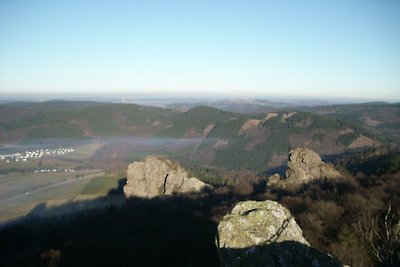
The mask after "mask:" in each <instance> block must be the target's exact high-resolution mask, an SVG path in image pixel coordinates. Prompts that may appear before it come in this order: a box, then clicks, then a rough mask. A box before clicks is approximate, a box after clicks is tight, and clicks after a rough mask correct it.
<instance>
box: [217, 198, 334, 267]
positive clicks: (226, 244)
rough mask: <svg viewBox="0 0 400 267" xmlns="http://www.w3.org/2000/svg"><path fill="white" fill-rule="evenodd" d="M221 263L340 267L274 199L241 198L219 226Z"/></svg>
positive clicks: (218, 239)
mask: <svg viewBox="0 0 400 267" xmlns="http://www.w3.org/2000/svg"><path fill="white" fill-rule="evenodd" d="M216 243H217V247H218V255H219V258H220V262H221V266H232V267H234V266H315V267H317V266H341V265H340V264H339V263H338V262H337V261H336V260H335V259H334V258H332V257H331V256H329V255H328V254H325V253H322V252H320V251H318V250H317V249H314V248H312V247H311V246H310V245H309V243H308V242H307V240H306V239H305V238H304V237H303V234H302V230H301V228H300V227H299V225H298V224H297V223H296V221H295V220H294V218H293V217H292V215H291V214H290V212H289V211H288V210H287V209H286V208H284V207H283V206H282V205H280V204H279V203H277V202H275V201H270V200H266V201H243V202H239V203H238V204H236V206H235V207H234V208H233V209H232V211H231V213H230V214H227V215H225V216H224V218H223V219H222V221H221V222H220V223H219V225H218V236H217V240H216Z"/></svg>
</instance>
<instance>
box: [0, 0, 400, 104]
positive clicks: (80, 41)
mask: <svg viewBox="0 0 400 267" xmlns="http://www.w3.org/2000/svg"><path fill="white" fill-rule="evenodd" d="M399 13H400V2H398V1H334V2H333V1H332V2H321V1H296V2H295V1H279V2H278V1H190V2H188V1H168V2H165V1H143V2H139V1H1V2H0V58H1V60H0V94H2V95H4V94H38V93H43V94H49V93H71V94H112V93H116V94H144V95H146V94H154V95H157V94H158V95H172V96H174V95H177V96H190V95H193V96H196V95H209V96H228V95H229V96H233V97H243V96H248V97H257V96H280V97H282V96H286V97H295V96H302V97H311V98H332V97H341V98H357V99H371V100H380V99H385V100H398V99H400V75H399V74H400V49H399V48H400V27H399V26H400V16H398V14H399Z"/></svg>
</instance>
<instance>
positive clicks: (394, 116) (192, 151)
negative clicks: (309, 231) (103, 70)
mask: <svg viewBox="0 0 400 267" xmlns="http://www.w3.org/2000/svg"><path fill="white" fill-rule="evenodd" d="M288 110H289V109H288ZM398 110H399V106H398V105H387V104H373V105H348V106H327V107H320V108H312V109H309V110H307V111H301V110H295V111H293V109H291V111H283V110H282V111H277V112H265V113H262V114H258V115H251V114H244V113H234V112H227V111H222V110H220V109H217V108H215V107H210V106H196V107H193V108H191V109H189V110H186V111H183V110H178V109H172V108H160V107H146V106H140V105H136V104H115V103H98V102H74V101H71V102H68V101H50V102H42V103H26V102H25V103H12V104H3V105H0V145H5V144H8V143H22V144H23V143H32V142H43V140H46V139H49V138H70V139H74V138H75V139H86V140H96V142H97V141H99V140H102V141H103V146H102V147H101V148H100V149H99V150H98V152H97V153H95V155H94V158H93V162H94V164H95V163H96V162H97V164H103V163H104V164H106V161H107V160H110V159H112V161H113V162H114V161H118V160H121V161H124V162H128V161H131V160H135V159H139V158H143V157H144V156H145V155H146V154H149V153H153V154H154V153H156V154H157V153H158V154H168V155H169V156H171V157H172V158H175V159H178V160H180V161H181V162H183V163H185V164H201V165H209V166H213V165H214V166H218V167H225V168H242V169H253V170H256V171H265V170H267V169H273V168H278V167H279V166H281V165H284V164H285V161H286V159H287V152H288V151H289V150H290V149H291V148H293V147H308V148H310V149H313V150H315V151H317V152H318V153H319V154H321V155H323V156H332V155H338V154H341V153H344V152H346V151H350V150H356V149H362V148H365V147H375V146H380V145H382V144H387V143H389V141H388V140H392V141H393V137H394V136H395V134H398V131H397V132H396V131H394V132H393V133H394V134H390V131H389V129H390V127H394V129H398V128H395V127H397V126H396V125H397V124H398V123H399V116H398ZM396 112H397V113H396ZM385 116H386V117H387V118H389V119H390V120H385V121H384V118H386V117H385ZM368 123H369V124H368ZM382 127H383V128H382ZM385 127H386V128H385ZM110 162H111V161H110Z"/></svg>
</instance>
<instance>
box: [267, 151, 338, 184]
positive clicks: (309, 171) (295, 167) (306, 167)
mask: <svg viewBox="0 0 400 267" xmlns="http://www.w3.org/2000/svg"><path fill="white" fill-rule="evenodd" d="M340 176H341V174H340V173H339V172H338V171H337V170H336V169H335V168H333V167H332V166H331V165H329V164H326V163H325V162H323V161H322V160H321V157H320V156H319V155H318V154H317V153H316V152H314V151H312V150H310V149H307V148H296V149H293V150H291V151H290V152H289V161H288V165H287V170H286V177H283V178H282V177H280V176H279V175H278V174H275V175H273V176H271V177H270V178H269V179H268V183H267V186H268V187H285V186H286V185H301V184H304V183H308V182H310V181H313V180H316V179H321V178H338V177H340Z"/></svg>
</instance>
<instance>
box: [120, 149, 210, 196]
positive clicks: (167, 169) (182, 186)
mask: <svg viewBox="0 0 400 267" xmlns="http://www.w3.org/2000/svg"><path fill="white" fill-rule="evenodd" d="M207 186H208V185H207V184H205V183H203V182H202V181H200V180H199V179H197V178H195V177H191V176H190V174H189V173H188V172H187V171H186V170H185V169H184V168H183V167H181V166H180V165H179V164H178V163H176V162H173V161H171V160H169V159H167V158H164V157H159V156H148V157H146V158H145V160H144V161H140V162H134V163H132V164H130V165H129V166H128V170H127V183H126V185H125V186H124V194H125V196H126V197H128V198H129V197H140V198H153V197H158V196H163V195H173V194H178V193H190V192H200V191H202V190H203V189H204V188H206V187H207Z"/></svg>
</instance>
